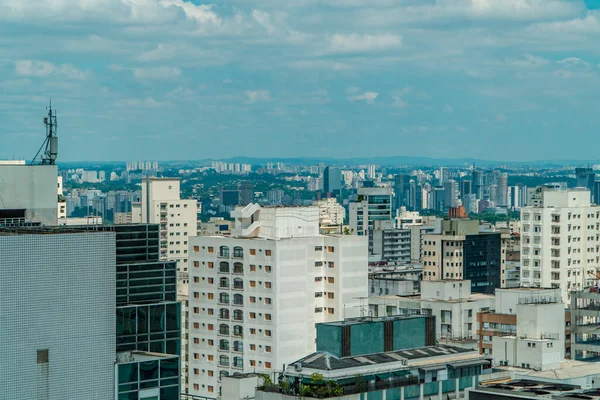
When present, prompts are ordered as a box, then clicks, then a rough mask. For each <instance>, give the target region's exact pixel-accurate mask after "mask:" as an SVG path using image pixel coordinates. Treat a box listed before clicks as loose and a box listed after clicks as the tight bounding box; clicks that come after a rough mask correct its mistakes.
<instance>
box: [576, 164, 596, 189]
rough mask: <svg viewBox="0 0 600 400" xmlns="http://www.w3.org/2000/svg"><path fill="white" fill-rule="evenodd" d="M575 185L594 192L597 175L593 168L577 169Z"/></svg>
mask: <svg viewBox="0 0 600 400" xmlns="http://www.w3.org/2000/svg"><path fill="white" fill-rule="evenodd" d="M575 180H576V182H575V184H576V186H577V187H584V188H588V189H589V190H590V192H593V190H594V182H595V181H596V173H595V172H594V169H593V168H589V167H586V168H575Z"/></svg>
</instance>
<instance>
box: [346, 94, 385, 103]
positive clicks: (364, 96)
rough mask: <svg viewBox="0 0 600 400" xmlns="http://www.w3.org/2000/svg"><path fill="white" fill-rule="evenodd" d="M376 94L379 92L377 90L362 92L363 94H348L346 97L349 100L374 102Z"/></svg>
mask: <svg viewBox="0 0 600 400" xmlns="http://www.w3.org/2000/svg"><path fill="white" fill-rule="evenodd" d="M377 96H379V93H377V92H364V93H363V94H358V95H356V96H350V97H348V100H349V101H352V102H354V101H365V102H367V103H369V104H373V103H374V102H375V99H376V98H377Z"/></svg>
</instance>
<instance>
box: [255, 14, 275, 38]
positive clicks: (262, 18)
mask: <svg viewBox="0 0 600 400" xmlns="http://www.w3.org/2000/svg"><path fill="white" fill-rule="evenodd" d="M252 17H253V18H254V20H255V21H256V22H258V23H259V24H260V25H261V26H262V27H263V28H265V29H266V30H267V32H268V33H273V32H275V26H274V25H273V23H272V22H271V17H270V15H269V13H267V12H264V11H261V10H254V11H252Z"/></svg>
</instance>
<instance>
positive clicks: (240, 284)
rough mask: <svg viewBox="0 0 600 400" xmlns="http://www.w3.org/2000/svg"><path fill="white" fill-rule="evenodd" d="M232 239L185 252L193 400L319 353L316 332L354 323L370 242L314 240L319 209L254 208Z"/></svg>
mask: <svg viewBox="0 0 600 400" xmlns="http://www.w3.org/2000/svg"><path fill="white" fill-rule="evenodd" d="M231 216H232V217H233V218H234V219H235V224H236V226H235V228H234V229H233V231H232V235H231V237H224V236H198V237H195V238H192V239H191V243H190V251H191V255H190V262H191V264H190V266H191V267H190V270H191V272H190V275H191V279H190V288H189V294H190V295H189V309H190V317H189V324H190V325H189V338H190V341H189V360H190V365H189V373H188V376H189V393H190V394H193V395H198V396H204V397H217V396H218V393H219V384H220V379H221V377H223V376H228V375H232V374H234V373H247V372H263V373H268V374H270V373H273V372H276V371H279V370H280V368H281V366H282V365H284V364H288V363H290V362H292V361H294V360H296V359H298V358H299V357H301V354H309V353H311V352H313V351H315V350H316V349H315V337H316V331H315V324H316V323H317V322H328V321H337V320H341V319H343V318H344V317H350V316H358V315H359V313H360V300H359V298H361V297H366V296H367V294H368V289H367V284H368V279H367V268H366V264H367V240H366V238H364V237H360V236H356V235H320V234H319V209H318V208H317V207H295V208H286V207H267V208H261V207H259V206H258V205H250V206H247V207H245V208H243V209H242V208H238V209H236V210H235V211H234V212H232V215H231Z"/></svg>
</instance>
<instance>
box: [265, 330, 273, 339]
mask: <svg viewBox="0 0 600 400" xmlns="http://www.w3.org/2000/svg"><path fill="white" fill-rule="evenodd" d="M265 336H269V337H270V336H272V333H271V331H270V330H268V329H267V330H265Z"/></svg>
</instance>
